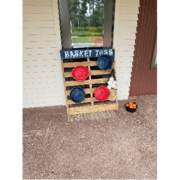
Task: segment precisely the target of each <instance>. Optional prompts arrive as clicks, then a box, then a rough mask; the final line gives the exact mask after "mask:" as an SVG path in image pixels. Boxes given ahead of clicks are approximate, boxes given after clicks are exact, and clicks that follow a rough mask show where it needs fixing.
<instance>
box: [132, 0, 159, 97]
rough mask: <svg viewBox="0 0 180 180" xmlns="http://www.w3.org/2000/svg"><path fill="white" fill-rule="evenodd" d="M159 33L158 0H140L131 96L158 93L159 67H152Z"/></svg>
mask: <svg viewBox="0 0 180 180" xmlns="http://www.w3.org/2000/svg"><path fill="white" fill-rule="evenodd" d="M156 33H157V0H140V11H139V19H138V27H137V38H136V46H135V54H134V62H133V69H132V77H131V87H130V96H140V95H150V94H157V68H151V64H152V59H153V51H154V46H155V40H156Z"/></svg>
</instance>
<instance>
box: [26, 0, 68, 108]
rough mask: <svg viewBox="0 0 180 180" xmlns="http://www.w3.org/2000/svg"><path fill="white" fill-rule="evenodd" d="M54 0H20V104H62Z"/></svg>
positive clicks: (61, 78) (56, 13) (61, 82)
mask: <svg viewBox="0 0 180 180" xmlns="http://www.w3.org/2000/svg"><path fill="white" fill-rule="evenodd" d="M60 49H61V37H60V26H59V15H58V3H57V0H23V107H24V108H27V107H41V106H53V105H65V95H64V85H63V77H62V70H61V60H60V52H59V51H60Z"/></svg>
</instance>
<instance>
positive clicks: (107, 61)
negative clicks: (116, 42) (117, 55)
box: [97, 55, 113, 70]
mask: <svg viewBox="0 0 180 180" xmlns="http://www.w3.org/2000/svg"><path fill="white" fill-rule="evenodd" d="M97 64H98V67H99V68H100V69H102V70H108V69H111V68H112V65H113V59H112V57H111V56H109V55H102V56H99V58H98V60H97Z"/></svg>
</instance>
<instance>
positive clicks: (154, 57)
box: [151, 36, 157, 68]
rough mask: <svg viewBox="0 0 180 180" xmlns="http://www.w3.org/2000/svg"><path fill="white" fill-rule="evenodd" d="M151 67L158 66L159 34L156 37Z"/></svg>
mask: <svg viewBox="0 0 180 180" xmlns="http://www.w3.org/2000/svg"><path fill="white" fill-rule="evenodd" d="M151 68H157V36H156V39H155V45H154V50H153V57H152V64H151Z"/></svg>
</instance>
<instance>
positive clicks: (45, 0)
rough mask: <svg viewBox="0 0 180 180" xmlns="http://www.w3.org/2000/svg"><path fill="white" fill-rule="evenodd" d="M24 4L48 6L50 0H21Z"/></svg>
mask: <svg viewBox="0 0 180 180" xmlns="http://www.w3.org/2000/svg"><path fill="white" fill-rule="evenodd" d="M25 5H31V6H34V5H36V6H49V5H51V0H23V6H25Z"/></svg>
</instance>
